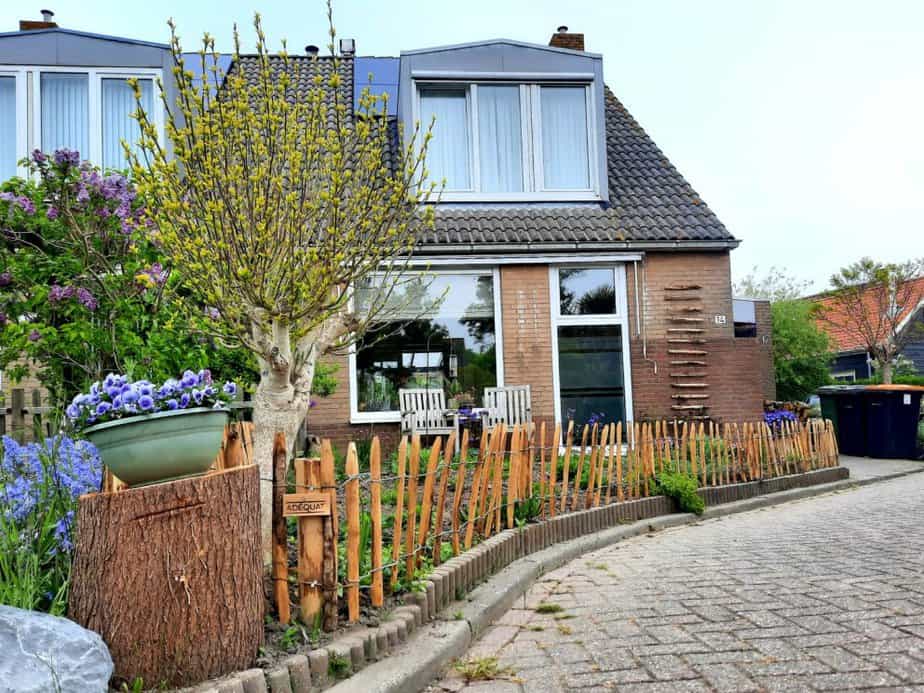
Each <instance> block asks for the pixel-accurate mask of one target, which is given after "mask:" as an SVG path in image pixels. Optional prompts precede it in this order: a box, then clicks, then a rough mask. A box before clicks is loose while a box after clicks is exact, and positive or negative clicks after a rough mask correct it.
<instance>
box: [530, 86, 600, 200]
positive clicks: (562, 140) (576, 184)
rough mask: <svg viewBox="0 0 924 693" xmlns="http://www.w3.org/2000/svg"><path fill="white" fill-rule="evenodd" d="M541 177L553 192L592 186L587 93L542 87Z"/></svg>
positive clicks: (576, 88)
mask: <svg viewBox="0 0 924 693" xmlns="http://www.w3.org/2000/svg"><path fill="white" fill-rule="evenodd" d="M541 94H542V96H541V101H542V175H543V178H544V180H545V187H546V188H548V189H551V190H586V189H587V188H589V187H590V169H589V163H588V158H587V90H586V89H585V88H584V87H542V88H541Z"/></svg>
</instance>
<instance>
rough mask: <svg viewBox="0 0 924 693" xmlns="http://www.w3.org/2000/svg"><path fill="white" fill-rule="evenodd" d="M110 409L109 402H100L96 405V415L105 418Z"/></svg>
mask: <svg viewBox="0 0 924 693" xmlns="http://www.w3.org/2000/svg"><path fill="white" fill-rule="evenodd" d="M111 409H112V405H111V404H109V402H100V403H99V404H97V405H96V415H97V416H105V415H106V414H108V413H109V411H110V410H111Z"/></svg>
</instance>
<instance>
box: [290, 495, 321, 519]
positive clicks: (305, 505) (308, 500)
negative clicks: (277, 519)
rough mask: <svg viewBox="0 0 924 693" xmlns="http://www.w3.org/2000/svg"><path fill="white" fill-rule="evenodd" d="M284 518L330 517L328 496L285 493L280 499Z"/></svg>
mask: <svg viewBox="0 0 924 693" xmlns="http://www.w3.org/2000/svg"><path fill="white" fill-rule="evenodd" d="M282 514H283V516H284V517H327V516H328V515H330V494H328V493H322V492H314V493H287V494H285V496H283V498H282Z"/></svg>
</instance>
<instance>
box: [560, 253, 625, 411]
mask: <svg viewBox="0 0 924 693" xmlns="http://www.w3.org/2000/svg"><path fill="white" fill-rule="evenodd" d="M550 281H551V288H552V341H553V349H554V351H553V358H554V361H553V364H554V368H555V386H556V393H555V394H556V400H557V401H556V405H557V411H556V416H557V417H558V419H559V420H560V421H561V422H562V423H563V424H565V425H566V424H567V422H568V421H573V422H574V425H575V427H576V428H578V429H580V428H581V427H583V426H584V424H586V423H588V422H592V421H604V422H607V423H610V422H617V421H622V422H623V423H628V422H629V421H631V420H632V409H631V402H632V387H631V377H630V375H629V354H628V341H627V340H628V328H629V323H628V309H627V305H626V286H625V268H624V266H623V265H622V264H618V265H612V264H611V265H605V264H596V265H588V266H583V267H582V266H566V267H553V268H551V271H550Z"/></svg>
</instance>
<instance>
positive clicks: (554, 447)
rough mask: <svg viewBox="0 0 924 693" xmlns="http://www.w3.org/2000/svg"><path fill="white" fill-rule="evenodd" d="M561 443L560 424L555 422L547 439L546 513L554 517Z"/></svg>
mask: <svg viewBox="0 0 924 693" xmlns="http://www.w3.org/2000/svg"><path fill="white" fill-rule="evenodd" d="M560 445H561V424H558V423H557V424H555V431H554V432H553V434H552V440H551V441H549V493H548V497H547V502H548V515H549V517H555V480H556V477H557V476H558V448H559V446H560Z"/></svg>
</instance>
